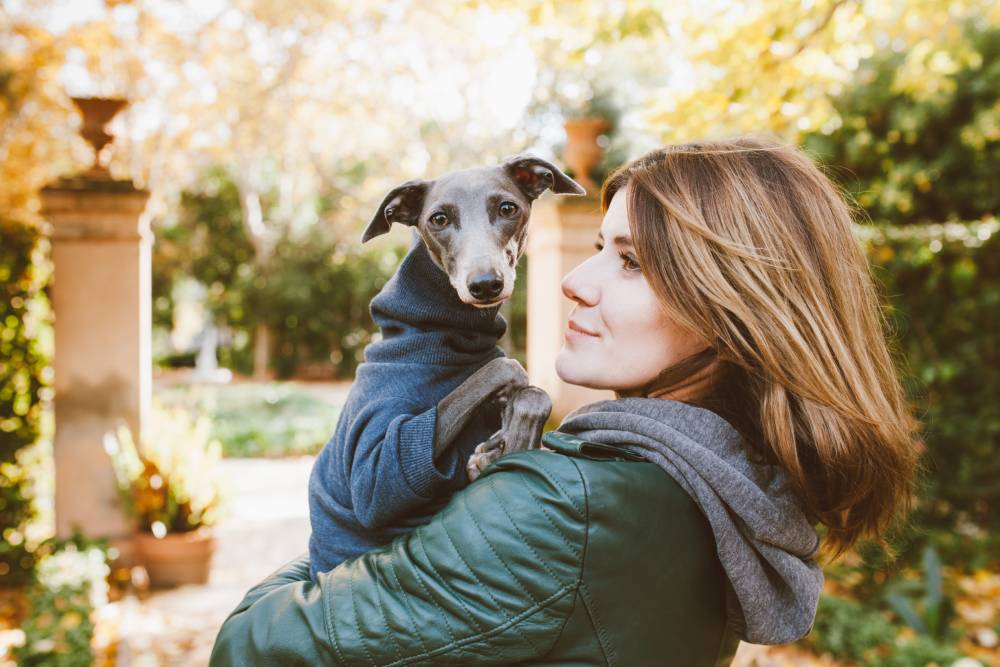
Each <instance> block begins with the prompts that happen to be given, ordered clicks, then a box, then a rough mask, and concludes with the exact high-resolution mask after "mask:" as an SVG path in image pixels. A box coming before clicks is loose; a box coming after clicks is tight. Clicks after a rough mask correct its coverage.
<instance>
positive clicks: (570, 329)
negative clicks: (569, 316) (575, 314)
mask: <svg viewBox="0 0 1000 667" xmlns="http://www.w3.org/2000/svg"><path fill="white" fill-rule="evenodd" d="M566 337H567V338H570V337H572V338H577V337H580V338H584V337H586V338H597V337H598V334H596V333H594V332H593V331H590V330H589V329H586V328H584V327H582V326H580V325H579V324H577V323H576V322H574V321H573V320H570V321H569V324H568V326H567V328H566Z"/></svg>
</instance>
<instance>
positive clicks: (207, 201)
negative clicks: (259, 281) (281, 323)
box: [153, 167, 254, 327]
mask: <svg viewBox="0 0 1000 667" xmlns="http://www.w3.org/2000/svg"><path fill="white" fill-rule="evenodd" d="M176 211H177V213H176V215H177V220H176V222H175V224H171V225H163V226H160V227H159V228H158V229H157V235H156V242H155V243H154V245H153V253H154V254H153V300H154V301H153V303H154V316H155V319H154V323H155V324H157V325H160V326H166V327H170V326H172V325H173V292H172V290H173V286H174V284H175V283H176V282H177V280H178V279H180V278H181V277H184V276H190V277H192V278H194V279H195V280H197V281H198V282H200V283H201V284H203V285H205V286H206V287H207V288H208V297H207V303H206V304H205V305H206V306H207V308H208V309H209V310H210V311H211V313H212V314H213V315H214V316H215V317H216V318H217V319H219V320H221V321H224V322H227V323H229V324H230V325H231V326H235V327H240V326H243V325H245V324H246V323H247V321H248V314H247V313H246V311H245V309H244V305H243V302H242V300H241V298H240V297H241V296H242V293H241V292H239V291H238V290H233V289H227V288H229V287H231V286H234V285H236V284H237V282H238V280H239V279H241V278H242V277H245V276H246V275H247V274H248V273H251V272H252V267H253V263H254V247H253V244H252V243H251V242H250V239H249V238H248V237H247V234H246V231H245V230H244V227H243V220H242V214H241V213H240V195H239V191H238V190H237V188H236V184H235V183H233V181H232V179H231V178H230V177H229V175H228V174H227V173H226V172H225V171H224V170H222V169H220V168H218V167H216V168H214V169H210V170H208V171H207V172H206V173H205V174H204V176H203V177H202V178H201V179H200V181H199V187H198V189H196V190H184V191H183V192H182V193H181V195H180V198H179V201H178V205H177V209H176Z"/></svg>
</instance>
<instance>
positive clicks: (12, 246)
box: [0, 218, 45, 585]
mask: <svg viewBox="0 0 1000 667" xmlns="http://www.w3.org/2000/svg"><path fill="white" fill-rule="evenodd" d="M38 241H39V236H38V231H37V230H36V229H35V228H34V227H32V226H30V225H26V224H22V223H19V222H15V221H11V220H6V219H3V218H0V292H2V294H3V298H2V299H0V533H2V537H3V539H2V540H0V582H2V583H3V584H4V585H19V584H23V583H25V582H26V581H28V580H29V578H30V577H31V573H32V571H33V569H34V558H33V555H32V553H31V551H30V550H29V548H28V545H27V541H26V539H25V527H26V525H27V524H28V523H29V522H30V521H31V520H32V518H33V517H34V507H33V505H32V502H31V497H30V494H31V484H30V479H29V476H28V472H27V470H25V468H24V466H22V465H21V463H20V462H19V456H18V453H19V452H20V451H21V450H22V449H24V448H25V447H28V446H29V445H32V444H34V443H35V441H36V440H37V439H38V435H39V419H40V417H41V410H42V404H41V397H40V395H39V392H40V391H41V390H42V389H43V386H44V382H43V370H44V368H45V359H43V357H42V355H41V353H40V352H39V350H38V347H37V342H36V336H34V335H33V332H32V324H33V323H32V321H31V316H30V314H29V313H30V310H31V309H32V307H33V305H35V304H36V303H37V299H38V298H39V294H40V290H41V284H40V283H41V274H40V271H39V268H38V266H37V265H36V263H35V259H36V249H37V246H38ZM36 326H37V325H36Z"/></svg>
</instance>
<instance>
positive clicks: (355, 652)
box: [211, 432, 739, 667]
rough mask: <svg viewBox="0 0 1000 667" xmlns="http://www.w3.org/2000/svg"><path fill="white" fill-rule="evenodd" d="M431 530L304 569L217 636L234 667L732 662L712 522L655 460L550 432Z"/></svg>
mask: <svg viewBox="0 0 1000 667" xmlns="http://www.w3.org/2000/svg"><path fill="white" fill-rule="evenodd" d="M543 442H544V443H545V445H547V446H548V447H550V448H552V449H553V450H554V451H552V450H549V449H538V450H532V451H527V452H518V453H515V454H510V455H508V456H505V457H504V458H502V459H500V460H499V461H497V462H496V463H495V464H493V465H492V466H490V467H489V468H488V469H487V470H486V471H485V472H484V473H483V475H482V476H481V477H480V479H479V480H477V481H476V482H474V483H473V484H471V485H469V486H468V487H467V488H466V489H464V490H463V491H461V492H459V493H457V494H456V495H455V496H453V497H452V499H451V500H450V501H449V503H448V505H447V506H446V507H445V508H444V509H443V510H442V511H441V512H439V513H438V514H437V515H436V516H435V518H434V519H433V520H432V521H431V522H430V523H428V524H426V525H424V526H421V527H420V528H417V529H416V530H414V531H413V532H411V533H409V534H407V535H403V536H401V537H399V538H397V539H396V540H395V541H393V542H392V543H391V544H389V545H387V546H385V547H383V548H380V549H376V550H374V551H371V552H369V553H367V554H364V555H363V556H360V557H358V558H356V559H353V560H350V561H347V562H345V563H343V564H342V565H340V566H339V567H337V568H335V569H333V570H332V571H330V572H327V573H323V574H321V575H320V576H319V583H318V584H314V583H312V582H311V581H310V580H309V561H308V558H307V557H305V556H303V557H301V558H300V559H298V560H295V561H292V562H291V563H289V564H287V565H286V566H284V567H283V568H281V569H279V570H278V571H277V572H275V573H274V574H272V575H271V576H270V577H268V578H267V579H265V580H264V581H263V582H261V583H260V584H258V585H257V586H255V587H254V588H252V589H251V590H250V591H249V592H248V593H247V595H246V597H245V598H244V599H243V601H242V602H241V603H240V604H239V606H238V607H237V608H236V609H235V610H234V611H233V612H232V614H230V616H229V617H228V618H227V619H226V621H225V623H224V624H223V626H222V628H221V630H220V631H219V635H218V637H217V638H216V643H215V647H214V649H213V652H212V659H211V665H212V667H224V666H226V665H233V666H239V667H246V666H248V665H513V664H518V665H521V664H528V665H542V664H544V665H625V666H629V667H631V666H635V665H678V666H683V667H698V666H705V667H716V666H719V665H728V664H729V663H730V662H731V660H732V657H733V655H734V654H735V651H736V647H737V645H738V643H739V642H738V639H737V638H736V637H735V635H733V634H732V633H731V632H730V631H729V630H728V629H727V628H726V618H725V602H724V591H723V577H724V574H723V571H722V567H721V564H720V563H719V560H718V557H717V556H716V552H715V541H714V538H713V536H712V532H711V530H710V528H709V525H708V522H707V520H706V519H705V518H704V516H703V515H702V514H701V512H700V510H699V509H698V506H697V505H696V504H695V502H694V501H693V500H692V499H691V498H690V496H688V494H687V493H686V492H685V491H684V490H683V489H682V488H681V487H680V486H679V485H678V484H677V483H676V482H675V481H674V480H673V478H671V477H670V476H669V475H668V474H667V473H666V472H664V471H663V470H661V469H660V468H659V467H657V466H656V465H654V464H652V463H647V462H643V461H637V460H635V458H636V457H635V455H634V454H631V453H630V452H627V451H625V450H624V449H619V448H617V447H613V446H608V445H599V444H596V443H588V442H585V441H582V440H580V439H578V438H575V437H573V436H569V435H566V434H560V433H554V432H552V433H547V434H546V435H545V437H544V438H543Z"/></svg>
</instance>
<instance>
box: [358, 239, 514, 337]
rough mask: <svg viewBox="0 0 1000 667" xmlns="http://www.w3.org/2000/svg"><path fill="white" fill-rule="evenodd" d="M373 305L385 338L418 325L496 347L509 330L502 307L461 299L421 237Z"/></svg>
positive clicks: (376, 318) (373, 314) (417, 327)
mask: <svg viewBox="0 0 1000 667" xmlns="http://www.w3.org/2000/svg"><path fill="white" fill-rule="evenodd" d="M370 308H371V314H372V319H374V320H375V322H376V324H378V325H379V326H380V327H382V330H383V332H382V333H383V338H385V337H388V336H391V335H394V334H395V333H402V332H403V329H407V328H410V329H411V330H412V329H414V328H415V329H420V330H425V331H428V330H429V331H446V332H449V333H457V332H461V333H462V334H469V335H473V336H476V337H477V338H480V339H481V341H480V342H481V343H482V344H484V345H486V346H488V347H492V346H493V345H496V342H497V341H498V340H499V339H500V337H501V336H503V334H504V333H505V332H506V330H507V322H506V320H504V318H503V316H502V315H500V313H499V310H500V306H493V307H491V308H476V307H475V306H470V305H469V304H467V303H464V302H463V301H462V300H461V299H459V298H458V294H457V293H456V292H455V288H454V287H452V285H451V283H450V282H449V280H448V276H447V275H446V274H445V272H444V271H442V270H441V268H440V267H439V266H438V265H437V264H435V263H434V260H432V259H431V256H430V254H429V253H428V252H427V247H426V246H424V243H423V241H421V240H417V241H416V243H415V244H414V245H412V246H411V247H410V251H409V252H408V253H407V255H406V257H404V258H403V261H402V263H401V264H400V265H399V268H398V269H397V270H396V273H395V274H393V276H392V277H391V278H390V279H389V281H388V282H386V284H385V285H384V286H383V287H382V290H381V291H380V292H379V293H378V295H376V297H375V298H374V299H372V302H371V306H370ZM400 325H404V326H402V327H401V326H400Z"/></svg>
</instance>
